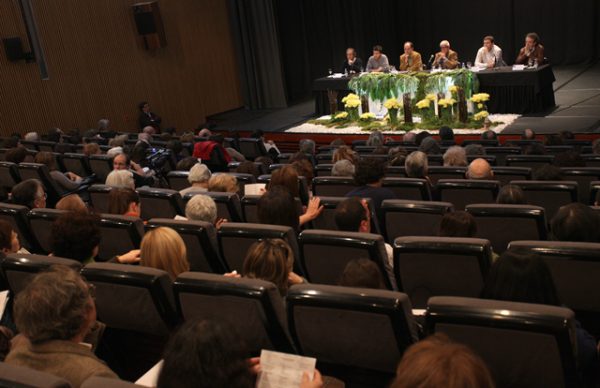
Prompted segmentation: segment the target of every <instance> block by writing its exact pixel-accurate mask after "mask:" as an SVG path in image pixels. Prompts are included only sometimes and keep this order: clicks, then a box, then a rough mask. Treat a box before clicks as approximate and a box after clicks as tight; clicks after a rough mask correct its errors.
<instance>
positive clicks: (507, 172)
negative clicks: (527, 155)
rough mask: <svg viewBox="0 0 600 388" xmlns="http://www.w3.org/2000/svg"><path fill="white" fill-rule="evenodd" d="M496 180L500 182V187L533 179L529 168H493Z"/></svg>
mask: <svg viewBox="0 0 600 388" xmlns="http://www.w3.org/2000/svg"><path fill="white" fill-rule="evenodd" d="M492 171H493V172H494V179H496V180H498V181H499V182H500V186H504V185H506V184H509V183H510V182H511V181H525V180H529V179H531V168H529V167H506V166H501V167H496V166H494V167H492Z"/></svg>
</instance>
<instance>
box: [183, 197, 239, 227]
mask: <svg viewBox="0 0 600 388" xmlns="http://www.w3.org/2000/svg"><path fill="white" fill-rule="evenodd" d="M182 218H183V217H180V216H177V217H175V219H182ZM185 218H186V219H188V220H190V221H204V222H210V223H211V224H213V225H214V226H215V228H217V229H219V228H220V227H221V225H223V224H224V223H225V222H227V220H226V219H225V218H219V219H217V204H216V203H215V201H214V199H212V198H211V197H209V196H208V195H202V194H196V195H194V196H193V197H192V198H190V200H189V201H188V203H187V205H185Z"/></svg>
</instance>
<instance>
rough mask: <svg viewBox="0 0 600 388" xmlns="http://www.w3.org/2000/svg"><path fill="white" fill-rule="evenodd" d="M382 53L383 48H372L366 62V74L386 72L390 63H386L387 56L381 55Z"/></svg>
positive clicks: (377, 46)
mask: <svg viewBox="0 0 600 388" xmlns="http://www.w3.org/2000/svg"><path fill="white" fill-rule="evenodd" d="M382 51H383V48H382V47H381V46H380V45H376V46H374V47H373V55H372V56H370V57H369V60H368V61H367V72H369V73H373V72H377V73H381V72H384V71H388V69H389V67H390V63H389V62H388V58H387V56H386V55H385V54H383V53H382Z"/></svg>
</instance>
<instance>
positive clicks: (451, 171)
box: [427, 166, 467, 185]
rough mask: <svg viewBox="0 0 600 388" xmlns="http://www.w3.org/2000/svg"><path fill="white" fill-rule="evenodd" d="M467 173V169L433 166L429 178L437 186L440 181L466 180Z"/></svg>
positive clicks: (428, 174)
mask: <svg viewBox="0 0 600 388" xmlns="http://www.w3.org/2000/svg"><path fill="white" fill-rule="evenodd" d="M466 172H467V168H466V167H448V166H431V167H429V170H428V172H427V176H428V177H429V179H430V180H431V184H432V185H435V184H436V183H437V182H438V181H439V180H440V179H464V178H465V173H466Z"/></svg>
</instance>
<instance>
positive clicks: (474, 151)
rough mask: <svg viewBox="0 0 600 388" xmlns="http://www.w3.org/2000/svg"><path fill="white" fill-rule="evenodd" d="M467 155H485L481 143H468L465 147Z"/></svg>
mask: <svg viewBox="0 0 600 388" xmlns="http://www.w3.org/2000/svg"><path fill="white" fill-rule="evenodd" d="M465 153H466V154H467V155H485V149H484V148H483V146H482V145H481V144H469V145H467V146H466V147H465Z"/></svg>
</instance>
